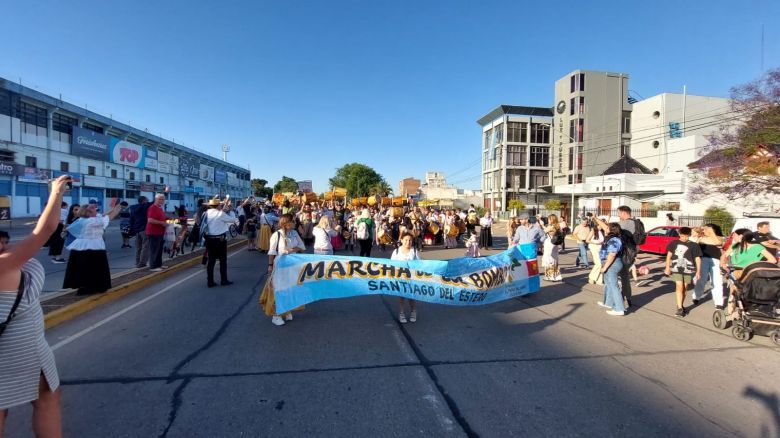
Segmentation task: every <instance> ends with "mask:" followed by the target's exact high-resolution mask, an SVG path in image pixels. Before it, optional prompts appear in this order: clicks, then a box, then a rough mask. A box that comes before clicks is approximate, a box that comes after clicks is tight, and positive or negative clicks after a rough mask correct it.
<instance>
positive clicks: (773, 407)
mask: <svg viewBox="0 0 780 438" xmlns="http://www.w3.org/2000/svg"><path fill="white" fill-rule="evenodd" d="M743 395H744V396H745V397H746V398H752V399H754V400H757V401H759V402H761V403H762V404H763V405H764V406H765V407H766V408H767V409H768V410H769V414H770V415H771V416H772V420H773V421H774V425H773V426H774V431H773V430H771V428H772V426H770V425H766V424H762V425H761V436H762V437H769V436H772V435H771V434H772V432H774V436H776V437H778V438H780V398H778V396H777V393H776V392H773V393H769V392H763V391H761V390H760V389H756V388H754V387H752V386H748V387H746V388H745V392H744V393H743Z"/></svg>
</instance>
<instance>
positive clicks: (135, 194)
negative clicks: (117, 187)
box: [125, 190, 141, 199]
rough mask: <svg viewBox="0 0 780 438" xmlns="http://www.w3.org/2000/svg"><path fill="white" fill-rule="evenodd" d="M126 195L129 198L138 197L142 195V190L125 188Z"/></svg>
mask: <svg viewBox="0 0 780 438" xmlns="http://www.w3.org/2000/svg"><path fill="white" fill-rule="evenodd" d="M125 196H126V197H127V199H138V197H139V196H141V192H139V191H138V190H125Z"/></svg>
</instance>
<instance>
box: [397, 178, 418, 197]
mask: <svg viewBox="0 0 780 438" xmlns="http://www.w3.org/2000/svg"><path fill="white" fill-rule="evenodd" d="M420 185H421V183H420V180H419V179H417V178H412V177H409V178H404V179H402V180H401V181H400V182H399V183H398V193H397V195H398V196H404V197H407V196H413V195H416V194H417V191H418V190H420Z"/></svg>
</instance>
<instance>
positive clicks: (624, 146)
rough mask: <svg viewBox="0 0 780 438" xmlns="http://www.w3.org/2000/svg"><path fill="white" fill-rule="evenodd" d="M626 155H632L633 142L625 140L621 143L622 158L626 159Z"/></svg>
mask: <svg viewBox="0 0 780 438" xmlns="http://www.w3.org/2000/svg"><path fill="white" fill-rule="evenodd" d="M626 155H631V142H629V141H628V140H623V141H621V142H620V156H621V157H624V156H626Z"/></svg>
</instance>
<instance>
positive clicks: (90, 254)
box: [62, 204, 122, 295]
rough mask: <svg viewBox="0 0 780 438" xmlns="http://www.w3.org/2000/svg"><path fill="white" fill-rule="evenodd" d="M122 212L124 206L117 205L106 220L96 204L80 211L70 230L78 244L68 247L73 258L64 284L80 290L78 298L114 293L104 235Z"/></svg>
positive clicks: (66, 286)
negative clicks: (108, 292)
mask: <svg viewBox="0 0 780 438" xmlns="http://www.w3.org/2000/svg"><path fill="white" fill-rule="evenodd" d="M121 210H122V206H121V205H119V204H117V205H115V206H114V209H113V210H111V212H109V213H108V214H107V215H105V216H104V215H100V214H98V213H97V205H95V204H88V205H87V206H86V207H84V208H81V209H79V219H78V220H77V221H76V222H74V223H72V224H71V225H70V226H69V227H68V231H69V232H70V233H71V234H73V235H74V236H76V240H74V241H73V243H71V244H70V245H68V249H69V250H70V257H68V266H67V267H66V268H65V278H64V280H63V282H62V287H63V288H64V289H78V295H87V294H94V293H101V292H105V291H107V290H108V289H111V270H110V268H109V266H108V256H107V255H106V242H105V240H104V239H103V232H104V231H105V229H106V227H108V223H109V221H111V220H113V219H114V218H115V217H117V215H119V212H120V211H121Z"/></svg>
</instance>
